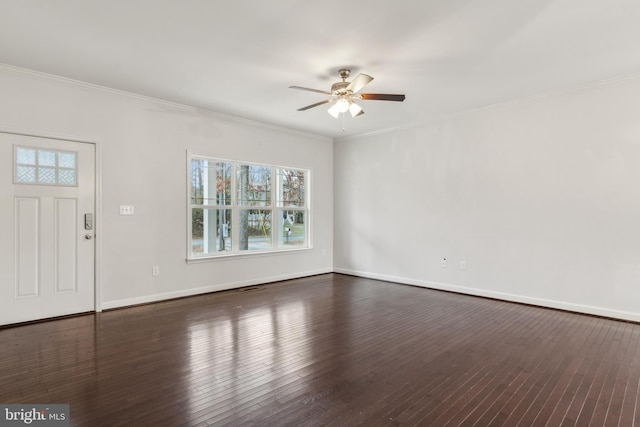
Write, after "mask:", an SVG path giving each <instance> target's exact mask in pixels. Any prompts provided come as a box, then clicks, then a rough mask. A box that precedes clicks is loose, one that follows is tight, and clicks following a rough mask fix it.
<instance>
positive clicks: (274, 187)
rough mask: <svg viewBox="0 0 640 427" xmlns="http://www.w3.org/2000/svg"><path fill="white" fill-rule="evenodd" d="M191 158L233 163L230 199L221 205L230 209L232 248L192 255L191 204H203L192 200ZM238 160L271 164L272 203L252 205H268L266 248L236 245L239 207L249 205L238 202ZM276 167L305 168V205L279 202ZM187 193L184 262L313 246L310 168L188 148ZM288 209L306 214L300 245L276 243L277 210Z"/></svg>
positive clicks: (256, 255) (192, 206)
mask: <svg viewBox="0 0 640 427" xmlns="http://www.w3.org/2000/svg"><path fill="white" fill-rule="evenodd" d="M193 159H201V160H208V161H215V162H229V163H231V164H232V170H231V198H232V203H231V205H228V206H221V207H220V208H221V209H223V208H224V209H229V210H231V212H232V213H231V215H232V223H231V244H232V250H231V251H223V252H218V253H215V254H206V255H201V256H194V255H193V252H192V236H193V234H192V231H193V230H192V210H193V208H194V207H195V208H201V207H202V206H205V205H196V204H192V203H191V195H192V188H191V182H192V179H191V161H192V160H193ZM241 164H248V165H255V166H263V167H269V168H271V174H272V176H275V180H274V181H275V182H273V183H272V185H271V204H270V205H269V206H255V207H253V209H262V208H264V209H267V210H271V221H272V224H271V248H270V249H265V250H242V251H241V250H240V249H239V234H240V228H239V227H238V225H237V224H238V223H239V212H240V210H241V209H247V208H252V207H250V206H240V205H238V203H237V190H236V171H237V166H238V165H241ZM278 169H293V170H302V171H304V172H305V183H304V187H305V190H304V198H305V206H304V207H301V208H300V207H291V206H278V194H277V192H278V190H279V188H280V187H281V185H280V182H279V180H280V179H281V178H280V176H279V174H278V173H277V171H278ZM186 171H187V173H186V184H187V186H186V190H187V191H186V193H187V197H186V199H187V201H186V205H187V236H186V237H187V254H186V255H187V256H186V262H187V263H189V264H190V263H201V262H209V261H216V260H224V259H226V260H228V259H232V258H251V257H262V256H271V255H283V254H292V253H299V252H304V251H309V250H312V249H313V245H312V239H311V228H312V227H311V216H312V213H311V203H310V201H311V171H310V169H306V168H302V167H297V166H282V165H271V164H265V163H258V162H250V161H246V160H232V159H225V158H222V157H212V156H208V155H202V154H197V153H193V152H190V151H187V167H186ZM290 210H299V211H302V212H304V214H305V229H304V233H305V234H304V236H305V244H304V245H302V246H301V247H293V246H292V247H284V248H283V247H279V243H280V240H281V239H282V238H283V236H280V233H279V232H278V231H279V216H278V215H279V214H281V212H282V211H290Z"/></svg>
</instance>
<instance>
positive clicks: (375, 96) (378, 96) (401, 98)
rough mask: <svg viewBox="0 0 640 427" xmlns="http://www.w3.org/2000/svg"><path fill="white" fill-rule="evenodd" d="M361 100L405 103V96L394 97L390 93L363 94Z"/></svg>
mask: <svg viewBox="0 0 640 427" xmlns="http://www.w3.org/2000/svg"><path fill="white" fill-rule="evenodd" d="M359 97H360V99H362V100H365V99H372V100H377V101H400V102H402V101H404V95H392V94H388V93H361V94H360V95H359Z"/></svg>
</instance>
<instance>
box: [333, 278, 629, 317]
mask: <svg viewBox="0 0 640 427" xmlns="http://www.w3.org/2000/svg"><path fill="white" fill-rule="evenodd" d="M333 271H334V272H335V273H342V274H348V275H351V276H358V277H365V278H368V279H376V280H384V281H388V282H395V283H401V284H405V285H412V286H420V287H423V288H429V289H436V290H441V291H449V292H457V293H460V294H466V295H473V296H479V297H485V298H493V299H498V300H503V301H511V302H518V303H523V304H530V305H536V306H540V307H547V308H556V309H559V310H566V311H572V312H575V313H582V314H591V315H595V316H603V317H610V318H612V319H620V320H628V321H632V322H640V313H632V312H627V311H618V310H611V309H608V308H602V307H593V306H589V305H581V304H574V303H570V302H565V301H556V300H549V299H543V298H534V297H528V296H525V295H516V294H509V293H503V292H496V291H489V290H484V289H476V288H468V287H465V286H458V285H450V284H447V283H438V282H429V281H425V280H416V279H410V278H406V277H398V276H389V275H384V274H376V273H369V272H365V271H355V270H349V269H344V268H334V270H333Z"/></svg>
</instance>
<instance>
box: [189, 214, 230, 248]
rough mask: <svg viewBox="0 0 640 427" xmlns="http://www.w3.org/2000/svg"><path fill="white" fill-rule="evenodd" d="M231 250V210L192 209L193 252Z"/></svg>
mask: <svg viewBox="0 0 640 427" xmlns="http://www.w3.org/2000/svg"><path fill="white" fill-rule="evenodd" d="M230 251H231V210H230V209H202V208H194V209H192V210H191V254H192V255H193V256H202V255H213V254H215V253H217V252H230Z"/></svg>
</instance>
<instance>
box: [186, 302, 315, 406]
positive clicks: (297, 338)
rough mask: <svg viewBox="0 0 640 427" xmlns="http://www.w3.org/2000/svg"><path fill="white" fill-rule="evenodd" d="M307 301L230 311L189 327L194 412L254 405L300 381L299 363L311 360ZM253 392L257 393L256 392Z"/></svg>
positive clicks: (190, 401) (238, 308)
mask: <svg viewBox="0 0 640 427" xmlns="http://www.w3.org/2000/svg"><path fill="white" fill-rule="evenodd" d="M307 323H308V316H307V309H306V307H305V304H304V302H302V301H292V302H287V303H276V304H270V305H268V306H256V307H243V306H233V307H228V308H227V309H226V310H225V312H224V313H223V314H221V315H218V316H215V317H213V318H211V319H209V320H205V319H203V321H202V322H199V323H194V324H191V325H190V326H189V346H188V349H187V354H188V365H189V371H190V374H191V375H190V376H189V378H193V380H194V382H193V384H191V386H190V387H189V390H190V394H189V406H190V408H189V412H190V413H192V414H197V413H198V412H201V411H203V410H205V409H206V407H207V406H211V405H212V404H214V403H215V404H216V405H228V406H229V407H230V408H233V407H236V406H238V405H251V401H252V400H257V399H258V398H260V399H263V398H262V397H261V396H264V395H266V394H272V395H273V397H274V399H276V398H277V390H278V389H279V388H280V387H281V386H282V385H283V384H285V383H286V382H287V381H290V380H291V376H295V377H296V379H298V378H299V377H298V374H297V372H296V371H297V370H298V369H299V365H300V364H304V361H306V360H310V359H311V357H312V350H313V349H312V348H311V347H310V344H309V342H310V341H309V340H308V339H307V334H308V333H309V331H310V329H309V328H307ZM251 391H253V392H251Z"/></svg>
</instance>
